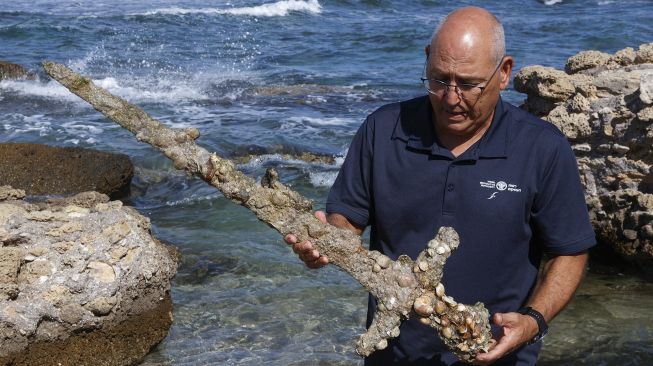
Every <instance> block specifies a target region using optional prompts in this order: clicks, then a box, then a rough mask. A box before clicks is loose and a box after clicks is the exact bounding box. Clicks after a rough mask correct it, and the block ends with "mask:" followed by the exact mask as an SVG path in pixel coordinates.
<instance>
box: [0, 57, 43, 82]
mask: <svg viewBox="0 0 653 366" xmlns="http://www.w3.org/2000/svg"><path fill="white" fill-rule="evenodd" d="M4 79H28V80H34V79H36V75H34V74H32V73H30V72H28V71H27V70H25V68H24V67H22V66H20V65H16V64H12V63H11V62H6V61H1V60H0V80H4Z"/></svg>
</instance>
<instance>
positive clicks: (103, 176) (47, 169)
mask: <svg viewBox="0 0 653 366" xmlns="http://www.w3.org/2000/svg"><path fill="white" fill-rule="evenodd" d="M0 156H2V159H1V160H0V185H10V186H12V187H14V188H20V189H24V190H25V191H26V193H27V194H28V195H49V194H60V195H70V194H76V193H80V192H85V191H97V192H100V193H104V194H107V195H109V196H111V197H112V198H118V197H121V196H124V195H125V194H126V193H128V192H129V185H130V183H131V178H132V177H133V175H134V167H133V165H132V163H131V161H130V160H129V158H128V157H127V156H126V155H123V154H113V153H107V152H102V151H96V150H90V149H83V148H78V147H53V146H47V145H40V144H17V143H4V144H0Z"/></svg>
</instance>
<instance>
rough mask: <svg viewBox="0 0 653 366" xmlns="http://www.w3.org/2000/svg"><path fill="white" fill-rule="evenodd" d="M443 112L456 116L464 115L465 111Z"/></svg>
mask: <svg viewBox="0 0 653 366" xmlns="http://www.w3.org/2000/svg"><path fill="white" fill-rule="evenodd" d="M445 112H446V113H447V114H448V115H450V116H451V117H458V116H461V117H464V116H465V112H463V111H445Z"/></svg>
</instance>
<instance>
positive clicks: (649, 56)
mask: <svg viewBox="0 0 653 366" xmlns="http://www.w3.org/2000/svg"><path fill="white" fill-rule="evenodd" d="M635 63H638V64H645V63H649V64H650V63H653V43H648V44H643V45H641V46H639V50H637V56H635Z"/></svg>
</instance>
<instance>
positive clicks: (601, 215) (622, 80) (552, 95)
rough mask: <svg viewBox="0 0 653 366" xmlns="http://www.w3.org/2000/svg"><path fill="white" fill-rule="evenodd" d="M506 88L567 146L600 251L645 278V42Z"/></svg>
mask: <svg viewBox="0 0 653 366" xmlns="http://www.w3.org/2000/svg"><path fill="white" fill-rule="evenodd" d="M514 86H515V89H517V91H520V92H522V93H526V94H527V95H528V98H527V99H526V101H525V103H524V105H523V108H525V109H527V110H529V111H531V112H533V113H535V114H537V115H539V116H541V117H543V118H544V119H545V120H548V121H550V122H551V123H553V124H555V125H556V126H557V127H558V128H560V130H561V131H562V132H563V133H564V134H565V135H566V136H567V138H568V139H569V141H570V142H571V144H572V147H573V149H574V152H575V154H576V158H577V160H578V168H579V170H580V174H581V180H582V183H583V185H584V187H585V195H586V201H587V204H588V207H589V209H590V215H591V220H592V223H593V225H594V229H595V231H596V234H597V238H598V240H599V241H600V243H601V245H603V246H605V247H610V248H612V249H613V250H614V251H616V252H617V253H620V254H621V255H622V256H624V257H625V258H628V259H629V260H632V261H634V262H636V263H638V264H639V265H640V268H642V269H644V270H646V271H648V272H653V269H652V268H653V171H652V170H651V165H653V148H652V147H653V43H649V44H643V45H641V46H640V47H639V49H637V50H635V49H633V48H630V47H629V48H625V49H623V50H620V51H618V52H616V53H615V54H612V55H611V54H607V53H603V52H598V51H583V52H580V53H578V54H577V55H575V56H572V57H570V58H569V59H568V61H567V64H566V65H565V70H564V71H563V70H558V69H554V68H551V67H543V66H528V67H525V68H523V69H521V70H520V71H519V73H518V74H517V75H516V76H515V79H514Z"/></svg>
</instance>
